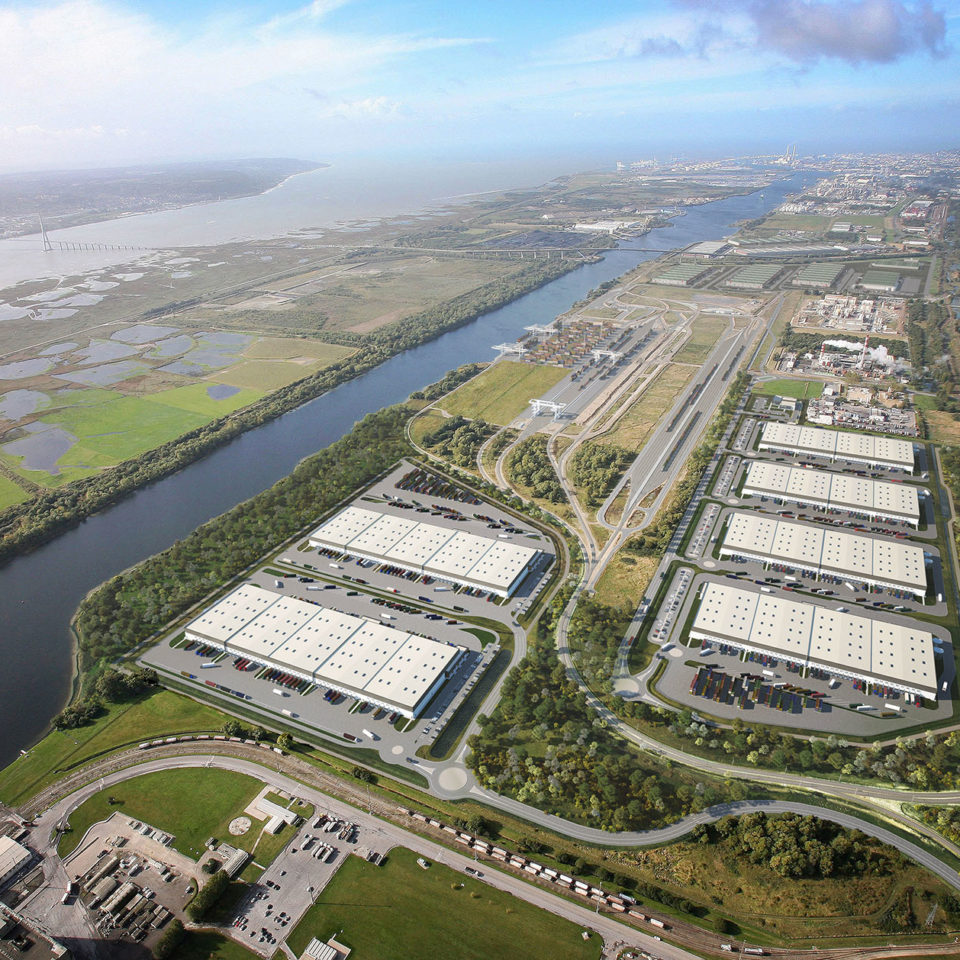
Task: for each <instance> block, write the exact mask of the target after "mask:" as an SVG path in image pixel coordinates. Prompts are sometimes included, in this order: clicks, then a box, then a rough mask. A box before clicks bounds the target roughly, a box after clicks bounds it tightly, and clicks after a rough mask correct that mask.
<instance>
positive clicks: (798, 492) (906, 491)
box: [743, 460, 920, 527]
mask: <svg viewBox="0 0 960 960" xmlns="http://www.w3.org/2000/svg"><path fill="white" fill-rule="evenodd" d="M743 493H744V495H745V496H754V497H772V498H773V499H775V500H783V501H788V502H790V503H799V504H802V505H803V506H805V507H816V508H819V509H821V510H830V509H836V510H849V511H851V512H852V513H859V514H861V515H863V516H867V517H876V518H878V519H881V520H897V521H901V522H903V523H909V524H911V525H913V526H914V527H917V526H919V525H920V498H919V496H918V494H917V488H916V487H913V486H910V485H909V484H906V483H889V482H887V481H884V480H868V479H866V478H864V477H851V476H848V475H845V474H840V473H829V472H828V471H826V470H807V469H804V468H802V467H790V466H787V465H786V464H783V463H771V462H770V461H768V460H754V461H751V463H750V464H749V466H748V468H747V475H746V480H745V481H744V485H743Z"/></svg>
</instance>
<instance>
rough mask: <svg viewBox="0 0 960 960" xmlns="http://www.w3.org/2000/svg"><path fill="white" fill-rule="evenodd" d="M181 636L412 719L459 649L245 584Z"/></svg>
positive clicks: (455, 660)
mask: <svg viewBox="0 0 960 960" xmlns="http://www.w3.org/2000/svg"><path fill="white" fill-rule="evenodd" d="M186 638H187V640H188V641H194V642H197V643H205V644H208V645H210V646H213V647H216V648H217V649H220V650H223V652H224V653H227V654H230V655H231V656H236V657H243V658H245V659H248V660H252V661H253V662H254V663H260V664H263V665H264V666H268V667H274V668H276V669H278V670H282V671H284V672H285V673H289V674H291V675H292V676H295V677H298V678H300V679H301V680H307V681H309V682H311V683H315V684H317V685H319V686H325V687H332V688H333V689H335V690H339V691H340V692H341V693H345V694H346V695H347V696H350V697H356V698H357V699H359V700H367V701H369V702H370V703H374V704H376V705H377V706H381V707H384V708H385V709H387V710H395V711H397V712H398V713H402V714H403V715H404V716H406V717H411V718H412V717H416V716H418V715H419V714H420V713H421V712H422V710H423V708H424V707H425V706H426V705H427V703H429V701H430V700H431V698H432V697H433V695H434V694H435V693H436V692H437V691H438V690H439V689H440V688H441V687H442V686H443V683H444V681H445V680H446V679H447V677H449V676H450V675H451V674H452V673H453V671H454V669H455V668H456V666H457V664H458V663H459V661H460V658H461V656H462V654H463V648H462V647H458V646H454V645H452V644H448V643H441V642H440V641H438V640H430V639H428V638H426V637H420V636H417V635H416V634H412V633H405V632H404V631H402V630H397V629H396V628H394V627H388V626H386V625H384V624H382V623H379V622H378V621H373V620H368V619H366V618H365V617H354V616H351V615H349V614H346V613H339V612H338V611H336V610H328V609H326V608H324V607H320V606H318V605H316V604H314V603H309V602H307V601H306V600H298V599H296V598H295V597H282V596H280V595H279V594H275V593H271V592H270V591H269V590H264V589H262V588H261V587H257V586H254V585H253V584H246V583H245V584H243V585H241V586H239V587H237V588H236V589H235V590H233V591H232V592H231V593H229V594H227V595H226V596H225V597H223V599H221V600H219V601H217V603H215V604H214V605H213V606H212V607H210V608H209V609H207V610H206V611H204V612H203V613H202V614H201V615H200V616H199V617H197V618H196V620H194V621H193V622H192V623H190V624H189V625H188V626H187V628H186Z"/></svg>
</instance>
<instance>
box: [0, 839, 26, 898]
mask: <svg viewBox="0 0 960 960" xmlns="http://www.w3.org/2000/svg"><path fill="white" fill-rule="evenodd" d="M31 860H33V854H32V853H31V852H30V851H29V850H28V849H27V848H26V847H24V846H22V845H21V844H19V843H17V841H16V840H14V839H13V838H12V837H0V888H2V887H5V886H6V885H7V884H8V883H9V882H10V881H11V880H13V878H14V877H16V875H17V874H18V873H20V871H21V870H23V868H24V867H26V866H27V864H29V863H30V861H31Z"/></svg>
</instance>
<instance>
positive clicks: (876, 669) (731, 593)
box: [690, 583, 937, 699]
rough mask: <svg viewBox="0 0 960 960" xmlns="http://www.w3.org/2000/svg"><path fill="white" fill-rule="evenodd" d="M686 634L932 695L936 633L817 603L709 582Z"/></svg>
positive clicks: (896, 687) (905, 690)
mask: <svg viewBox="0 0 960 960" xmlns="http://www.w3.org/2000/svg"><path fill="white" fill-rule="evenodd" d="M690 636H691V637H694V638H695V639H697V640H701V641H703V640H705V641H707V642H713V643H723V644H727V645H728V646H732V647H737V648H738V649H741V650H747V651H750V652H752V653H759V654H762V655H765V656H770V657H775V658H776V659H779V660H786V661H789V662H790V663H796V664H799V665H801V666H804V667H818V668H819V669H821V670H825V671H827V672H828V673H831V674H834V675H835V676H839V677H848V678H851V679H854V680H864V681H866V682H868V683H878V684H882V685H884V686H888V687H894V688H895V689H897V690H902V691H903V692H905V693H912V694H916V695H917V696H920V697H928V698H930V699H936V696H937V668H936V663H935V662H934V651H933V634H931V633H929V632H927V631H926V630H919V629H915V628H913V627H901V626H899V625H897V624H892V623H884V622H883V621H880V620H873V619H871V618H869V617H864V616H860V615H858V614H853V613H841V612H840V611H839V610H834V609H831V608H830V607H824V606H820V605H819V604H815V603H806V602H798V601H796V600H787V599H785V598H783V597H775V596H770V595H769V594H766V593H754V592H753V591H751V590H743V589H739V588H737V587H729V586H727V585H726V584H721V583H707V584H705V585H704V588H703V592H702V594H701V601H700V609H699V610H698V611H697V616H696V619H695V620H694V622H693V626H692V627H691V628H690Z"/></svg>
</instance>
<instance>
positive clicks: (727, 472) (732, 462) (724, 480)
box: [713, 457, 742, 497]
mask: <svg viewBox="0 0 960 960" xmlns="http://www.w3.org/2000/svg"><path fill="white" fill-rule="evenodd" d="M741 462H742V461H741V459H740V457H727V459H726V461H725V462H724V464H723V467H722V468H721V469H720V473H719V474H718V476H717V482H716V484H714V487H713V495H714V496H715V497H725V496H727V494H728V493H730V488H731V487H732V486H733V481H734V480H735V479H736V477H737V472H738V471H739V469H740V464H741Z"/></svg>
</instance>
